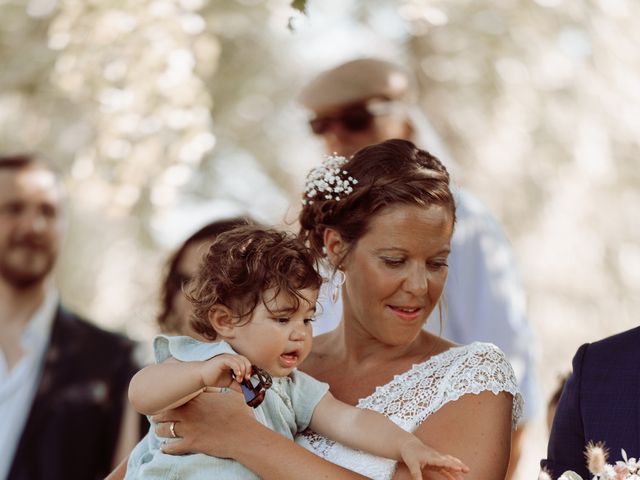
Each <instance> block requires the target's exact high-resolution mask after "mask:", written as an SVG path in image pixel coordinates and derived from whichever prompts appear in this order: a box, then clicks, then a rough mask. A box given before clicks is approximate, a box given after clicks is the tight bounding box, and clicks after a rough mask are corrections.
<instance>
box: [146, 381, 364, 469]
mask: <svg viewBox="0 0 640 480" xmlns="http://www.w3.org/2000/svg"><path fill="white" fill-rule="evenodd" d="M153 420H154V421H155V422H156V423H157V424H158V426H157V428H156V432H157V433H158V435H159V436H161V437H170V436H171V434H170V431H169V423H167V422H172V421H175V422H176V425H175V428H174V430H175V432H176V434H177V435H178V436H179V437H182V439H181V440H179V441H176V442H175V443H167V444H165V445H164V446H163V451H164V452H165V453H171V454H183V453H191V452H199V453H205V454H207V455H212V456H217V457H225V458H233V459H234V460H236V461H238V462H240V463H242V464H243V465H244V466H245V467H247V468H248V469H250V470H252V471H253V472H255V473H256V474H257V475H258V476H259V477H261V478H263V479H264V480H271V479H273V480H299V479H300V478H305V480H314V479H327V478H331V479H345V480H352V479H353V480H362V479H364V478H365V477H363V476H361V475H358V474H357V473H354V472H351V471H349V470H346V469H344V468H342V467H339V466H337V465H334V464H332V463H329V462H327V461H325V460H323V459H321V458H320V457H317V456H316V455H314V454H313V453H311V452H309V451H307V450H305V449H304V448H302V447H300V446H299V445H297V444H296V443H294V442H292V441H291V440H290V439H288V438H286V437H284V436H283V435H280V434H279V433H276V432H274V431H273V430H270V429H268V428H267V427H265V426H264V425H262V424H261V423H259V422H257V421H256V420H255V417H254V416H253V415H252V414H251V411H250V409H249V407H247V406H246V405H245V404H244V399H243V397H242V395H241V394H239V393H236V392H229V393H226V394H219V393H202V394H201V395H199V396H197V397H196V398H194V399H193V400H191V401H190V402H188V403H186V404H185V405H183V406H181V407H178V408H176V409H174V410H169V411H167V412H163V413H161V414H159V415H156V416H155V417H154V418H153Z"/></svg>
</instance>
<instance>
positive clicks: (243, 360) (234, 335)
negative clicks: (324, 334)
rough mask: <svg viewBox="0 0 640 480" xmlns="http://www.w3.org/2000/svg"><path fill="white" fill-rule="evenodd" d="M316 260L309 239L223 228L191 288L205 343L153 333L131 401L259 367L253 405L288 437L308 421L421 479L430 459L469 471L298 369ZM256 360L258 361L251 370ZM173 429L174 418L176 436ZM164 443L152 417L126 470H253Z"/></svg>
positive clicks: (166, 397) (224, 380)
mask: <svg viewBox="0 0 640 480" xmlns="http://www.w3.org/2000/svg"><path fill="white" fill-rule="evenodd" d="M314 267H315V262H314V260H313V257H312V255H311V253H310V252H309V251H308V250H307V248H306V247H305V246H304V245H303V244H302V243H301V242H300V241H299V240H297V239H296V238H295V237H293V236H291V235H289V234H286V233H284V232H278V231H275V230H265V229H261V228H258V227H254V226H247V227H239V228H237V229H234V230H232V231H230V232H226V233H223V234H221V235H220V236H219V237H218V238H217V239H216V241H215V242H214V243H213V244H212V245H211V247H210V249H209V251H208V253H207V254H206V256H205V257H204V259H203V262H202V264H201V266H200V269H199V271H198V274H197V276H196V277H195V279H194V280H193V282H192V284H191V285H190V288H189V293H188V297H189V299H190V301H191V302H192V303H193V306H194V310H193V319H192V328H193V329H194V330H195V331H196V332H197V333H199V334H200V335H202V336H203V337H204V338H206V339H208V340H211V342H200V341H197V340H195V339H192V338H190V337H169V336H159V337H157V338H156V339H155V340H154V353H155V356H156V361H157V362H158V363H157V364H155V365H151V366H148V367H146V368H144V369H143V370H141V371H140V372H138V373H137V374H136V375H135V377H134V378H133V379H132V381H131V385H130V387H129V398H130V400H131V402H132V404H133V406H134V407H135V408H136V409H137V410H138V411H139V412H141V413H143V414H146V415H154V414H156V413H159V412H161V411H163V410H167V409H170V408H174V407H177V406H179V405H182V404H184V403H185V402H187V401H188V400H190V399H191V398H193V397H195V396H196V395H198V394H200V393H202V392H203V391H204V390H206V389H208V388H217V389H221V391H225V390H226V389H227V388H229V387H232V386H233V384H235V385H236V387H233V388H237V384H238V383H241V382H244V383H245V385H246V384H247V381H251V380H253V381H254V382H255V374H256V373H260V374H261V373H262V372H260V370H264V371H266V372H267V373H268V374H269V375H270V376H271V377H272V382H269V381H266V384H267V386H268V385H269V383H271V385H270V386H269V388H268V389H267V390H266V392H265V391H264V389H263V390H262V391H261V392H257V397H258V398H254V399H253V403H254V404H256V403H259V402H260V400H263V401H262V402H261V403H259V405H258V406H256V408H255V409H254V413H255V416H256V418H257V420H258V421H259V422H261V423H262V424H264V425H265V426H267V427H269V428H271V429H273V430H275V431H277V432H279V433H281V434H282V435H285V436H286V437H288V438H290V439H293V437H294V436H295V435H296V434H297V433H298V432H301V431H303V430H305V429H306V428H307V427H310V428H311V429H313V430H314V431H315V432H318V433H320V434H321V435H324V436H326V437H328V438H332V439H334V440H336V441H339V442H341V443H343V444H345V445H348V446H350V447H352V448H357V449H360V450H364V451H367V452H369V453H372V454H374V455H378V456H382V457H387V458H391V459H395V460H399V461H403V462H404V463H406V464H407V466H408V467H409V470H410V471H411V475H412V478H414V479H421V478H422V475H421V470H422V469H423V468H424V467H426V466H429V467H430V468H433V469H435V470H439V471H441V472H442V473H443V475H445V477H446V478H458V476H459V475H460V474H461V473H466V472H467V471H468V468H467V467H466V466H465V465H464V464H463V463H462V462H461V461H460V460H458V459H457V458H454V457H452V456H449V455H443V454H440V453H439V452H437V451H435V450H434V449H432V448H430V447H428V446H426V445H425V444H423V443H422V442H421V441H420V440H419V439H418V438H417V437H416V436H414V435H413V434H411V433H409V432H406V431H405V430H402V429H401V428H400V427H398V426H397V425H395V424H394V423H393V422H391V421H390V420H389V419H387V418H386V417H385V416H383V415H381V414H379V413H377V412H374V411H371V410H362V409H358V408H356V407H353V406H351V405H348V404H346V403H343V402H340V401H338V400H336V399H335V398H334V397H333V396H332V395H331V393H330V392H329V391H328V390H329V387H328V385H327V384H326V383H322V382H320V381H318V380H315V379H314V378H312V377H310V376H309V375H306V374H305V373H302V372H300V371H298V370H297V367H298V366H299V365H300V364H301V363H302V362H303V361H304V359H305V358H306V357H307V355H308V354H309V352H310V351H311V341H312V327H311V324H312V321H313V317H314V314H315V308H316V299H317V296H318V291H319V288H320V285H321V283H322V279H321V277H320V276H319V275H318V273H317V272H316V270H315V268H314ZM252 365H253V366H256V367H258V369H259V370H257V371H255V372H254V371H253V369H252ZM260 377H261V378H262V379H263V380H265V378H264V377H265V376H264V375H262V374H261V375H260ZM250 385H252V384H250ZM245 390H246V389H245ZM245 393H246V392H245ZM262 396H264V398H263V399H262ZM247 400H251V398H247ZM354 425H355V428H354V427H353V426H354ZM174 428H175V424H172V425H171V431H172V434H173V435H174V436H175V430H174ZM161 445H162V442H161V439H159V438H158V437H157V435H156V434H155V429H154V426H153V425H152V427H151V429H150V432H149V434H148V435H147V436H146V437H145V438H144V439H143V440H142V441H141V442H140V443H139V444H138V445H137V446H136V448H135V449H134V451H133V453H132V454H131V457H130V459H129V463H128V465H127V476H126V478H127V479H133V478H141V479H173V478H180V479H185V480H195V479H209V478H216V479H229V480H231V479H233V480H238V479H257V478H258V477H257V476H256V475H255V474H253V473H252V472H251V471H250V470H248V469H247V468H245V467H244V466H243V465H241V464H240V463H238V462H235V461H233V460H230V459H224V458H217V457H211V456H208V455H203V454H192V455H182V456H173V455H168V454H165V453H163V452H162V450H161Z"/></svg>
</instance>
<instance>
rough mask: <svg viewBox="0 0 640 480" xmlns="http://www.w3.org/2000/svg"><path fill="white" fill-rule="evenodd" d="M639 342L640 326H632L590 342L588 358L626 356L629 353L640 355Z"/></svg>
mask: <svg viewBox="0 0 640 480" xmlns="http://www.w3.org/2000/svg"><path fill="white" fill-rule="evenodd" d="M639 343H640V327H636V328H632V329H631V330H626V331H624V332H621V333H617V334H615V335H612V336H610V337H607V338H604V339H602V340H599V341H597V342H594V343H591V344H589V346H588V358H591V359H594V360H597V359H599V358H601V357H606V358H615V357H626V356H627V355H629V354H634V355H639V356H640V348H638V344H639Z"/></svg>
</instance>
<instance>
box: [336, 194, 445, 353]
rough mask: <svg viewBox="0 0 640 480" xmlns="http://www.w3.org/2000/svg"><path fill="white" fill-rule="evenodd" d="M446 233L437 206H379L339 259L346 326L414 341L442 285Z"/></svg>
mask: <svg viewBox="0 0 640 480" xmlns="http://www.w3.org/2000/svg"><path fill="white" fill-rule="evenodd" d="M452 233H453V217H452V214H451V212H450V211H449V210H448V209H446V208H445V207H442V206H438V205H434V206H431V207H427V208H425V207H420V206H414V205H402V204H400V205H391V206H388V207H386V208H384V209H383V210H381V211H380V213H379V214H377V215H376V217H375V218H373V219H372V221H371V223H370V226H369V230H368V232H367V233H366V234H365V235H364V236H363V237H362V238H360V240H358V242H357V244H356V245H355V248H353V250H352V251H351V253H350V254H349V255H348V257H347V258H346V259H345V261H344V262H343V268H344V271H345V274H346V282H345V285H344V288H343V294H344V298H343V301H344V320H345V323H346V326H347V327H350V326H355V327H356V328H361V329H362V330H364V331H366V332H367V333H368V334H369V335H371V336H373V337H374V338H377V339H378V340H380V341H382V342H384V343H386V344H389V345H402V344H405V343H409V342H411V341H412V340H414V339H415V338H416V336H417V335H418V334H419V332H420V330H421V329H422V326H423V325H424V323H425V321H426V319H427V318H428V316H429V314H430V313H431V312H432V311H433V309H434V308H435V306H436V305H437V303H438V299H439V298H440V295H441V294H442V291H443V289H444V285H445V281H446V279H447V270H448V266H447V259H448V256H449V252H450V243H451V235H452Z"/></svg>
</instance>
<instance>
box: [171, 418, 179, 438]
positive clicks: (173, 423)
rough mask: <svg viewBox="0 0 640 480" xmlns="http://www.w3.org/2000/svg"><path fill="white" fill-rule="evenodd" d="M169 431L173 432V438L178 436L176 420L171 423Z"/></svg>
mask: <svg viewBox="0 0 640 480" xmlns="http://www.w3.org/2000/svg"><path fill="white" fill-rule="evenodd" d="M169 431H170V432H171V436H172V437H173V438H178V435H176V422H171V423H170V424H169Z"/></svg>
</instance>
